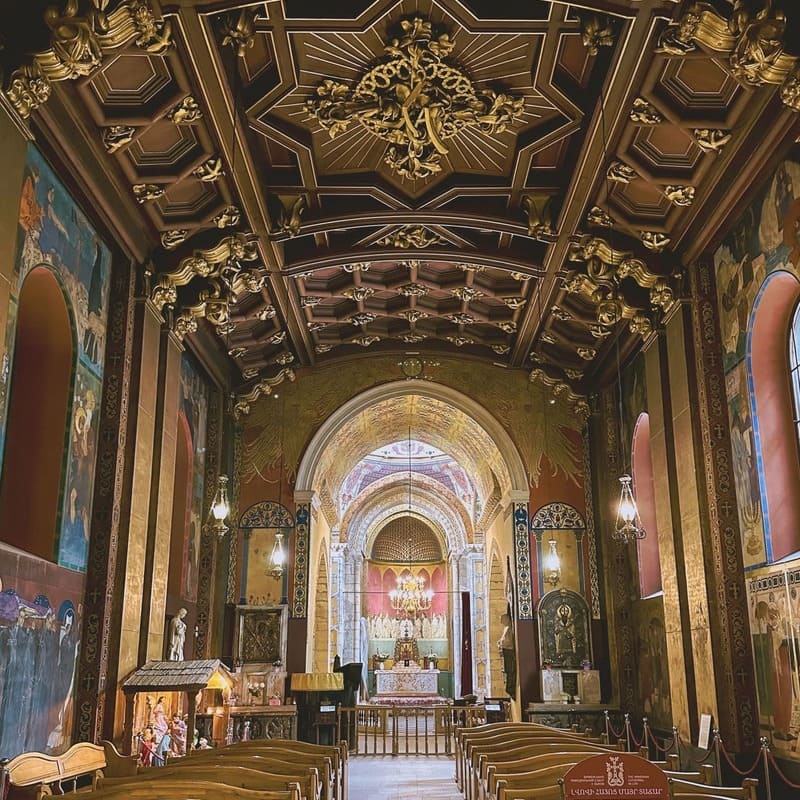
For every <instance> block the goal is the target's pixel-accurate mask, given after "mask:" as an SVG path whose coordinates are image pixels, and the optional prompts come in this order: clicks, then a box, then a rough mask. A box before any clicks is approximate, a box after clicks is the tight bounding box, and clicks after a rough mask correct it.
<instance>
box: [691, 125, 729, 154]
mask: <svg viewBox="0 0 800 800" xmlns="http://www.w3.org/2000/svg"><path fill="white" fill-rule="evenodd" d="M692 136H694V141H695V144H696V145H697V146H698V147H699V148H700V149H701V150H702V151H703V152H705V153H719V151H720V150H722V148H723V147H725V145H726V144H728V142H729V141H730V140H731V133H730V131H723V130H720V129H718V128H695V129H694V130H693V131H692Z"/></svg>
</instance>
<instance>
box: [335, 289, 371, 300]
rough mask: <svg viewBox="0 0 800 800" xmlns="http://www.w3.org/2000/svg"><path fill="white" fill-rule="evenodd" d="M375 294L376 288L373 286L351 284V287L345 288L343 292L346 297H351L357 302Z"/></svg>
mask: <svg viewBox="0 0 800 800" xmlns="http://www.w3.org/2000/svg"><path fill="white" fill-rule="evenodd" d="M374 294H375V290H374V289H373V288H372V287H371V286H351V287H350V288H349V289H345V290H344V291H343V292H342V295H343V296H344V297H349V298H350V299H351V300H354V301H355V302H356V303H361V302H363V301H364V300H366V299H367V298H369V297H372V295H374Z"/></svg>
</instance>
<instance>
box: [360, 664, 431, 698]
mask: <svg viewBox="0 0 800 800" xmlns="http://www.w3.org/2000/svg"><path fill="white" fill-rule="evenodd" d="M375 688H376V690H377V696H378V697H379V698H380V697H421V698H424V697H436V696H437V695H438V694H439V670H438V669H422V668H421V667H420V666H419V665H418V664H411V665H409V666H407V667H406V666H402V665H396V666H395V667H394V668H393V669H385V670H384V669H379V670H376V671H375Z"/></svg>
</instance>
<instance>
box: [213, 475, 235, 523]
mask: <svg viewBox="0 0 800 800" xmlns="http://www.w3.org/2000/svg"><path fill="white" fill-rule="evenodd" d="M230 512H231V507H230V504H229V503H228V476H227V475H220V476H219V477H218V478H217V491H216V493H215V494H214V499H213V500H212V502H211V512H210V514H209V517H210V522H211V526H212V527H213V529H214V530H215V531H216V532H217V535H218V536H220V537H222V536H224V535H225V534H226V533H227V532H228V526H227V525H226V524H225V520H226V519H227V518H228V514H230Z"/></svg>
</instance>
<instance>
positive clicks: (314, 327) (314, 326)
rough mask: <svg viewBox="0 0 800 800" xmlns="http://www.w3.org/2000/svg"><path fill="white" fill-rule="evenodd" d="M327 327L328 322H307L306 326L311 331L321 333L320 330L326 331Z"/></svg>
mask: <svg viewBox="0 0 800 800" xmlns="http://www.w3.org/2000/svg"><path fill="white" fill-rule="evenodd" d="M327 327H328V323H327V322H306V328H308V332H309V333H319V332H320V331H324V330H325V328H327Z"/></svg>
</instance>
